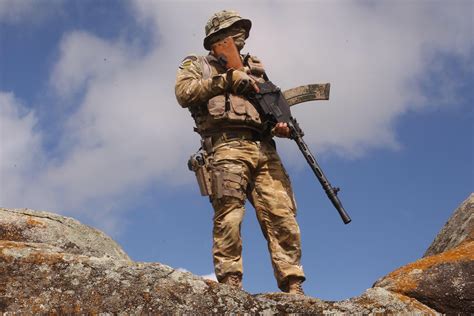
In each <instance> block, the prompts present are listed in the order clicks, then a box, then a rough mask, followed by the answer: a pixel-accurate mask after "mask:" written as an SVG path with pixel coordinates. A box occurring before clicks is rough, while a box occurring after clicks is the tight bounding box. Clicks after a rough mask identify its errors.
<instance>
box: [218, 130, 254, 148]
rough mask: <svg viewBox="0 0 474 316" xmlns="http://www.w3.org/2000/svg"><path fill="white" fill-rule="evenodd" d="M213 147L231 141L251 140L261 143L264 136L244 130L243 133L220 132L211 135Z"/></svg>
mask: <svg viewBox="0 0 474 316" xmlns="http://www.w3.org/2000/svg"><path fill="white" fill-rule="evenodd" d="M211 138H212V145H213V146H215V145H217V144H220V143H223V142H226V141H231V140H250V141H261V140H262V139H263V135H262V134H261V133H258V132H256V131H252V130H242V131H228V132H219V133H215V134H212V135H211Z"/></svg>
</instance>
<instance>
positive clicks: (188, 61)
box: [179, 55, 198, 69]
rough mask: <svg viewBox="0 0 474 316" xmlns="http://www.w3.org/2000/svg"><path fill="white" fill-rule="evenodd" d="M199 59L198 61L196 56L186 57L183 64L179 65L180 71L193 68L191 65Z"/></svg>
mask: <svg viewBox="0 0 474 316" xmlns="http://www.w3.org/2000/svg"><path fill="white" fill-rule="evenodd" d="M197 59H198V58H197V56H195V55H190V56H186V57H185V58H184V59H183V60H182V61H181V64H180V65H179V69H184V68H188V67H189V66H191V64H192V63H193V61H196V60H197Z"/></svg>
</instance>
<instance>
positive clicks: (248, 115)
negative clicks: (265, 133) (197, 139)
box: [189, 56, 263, 135]
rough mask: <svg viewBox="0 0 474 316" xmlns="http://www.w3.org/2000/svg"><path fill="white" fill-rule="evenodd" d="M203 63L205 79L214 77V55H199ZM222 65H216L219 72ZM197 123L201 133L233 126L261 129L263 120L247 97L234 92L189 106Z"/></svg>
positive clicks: (227, 128) (197, 130)
mask: <svg viewBox="0 0 474 316" xmlns="http://www.w3.org/2000/svg"><path fill="white" fill-rule="evenodd" d="M198 58H199V61H200V63H201V69H202V76H203V79H209V78H211V77H212V73H213V65H211V63H212V64H214V63H217V61H215V60H213V57H212V56H206V57H205V56H200V57H198ZM219 68H220V66H214V69H215V71H217V72H218V73H223V72H219ZM189 109H190V111H191V114H192V116H193V118H194V121H195V123H196V129H195V130H196V132H198V133H199V134H201V135H206V134H211V133H214V132H219V131H225V130H229V129H232V128H236V129H242V128H246V129H253V130H256V131H259V132H260V131H261V130H262V128H263V126H262V121H261V119H260V115H259V113H258V111H257V110H256V109H255V107H254V106H253V104H252V103H250V102H249V101H248V100H246V99H245V98H243V97H241V96H239V95H234V94H232V93H228V94H222V95H217V96H215V97H213V98H211V99H210V100H209V101H208V102H207V104H202V105H198V106H194V107H191V108H189Z"/></svg>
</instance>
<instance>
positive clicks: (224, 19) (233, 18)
mask: <svg viewBox="0 0 474 316" xmlns="http://www.w3.org/2000/svg"><path fill="white" fill-rule="evenodd" d="M233 25H238V26H241V27H243V28H244V29H245V33H246V34H245V38H247V37H249V33H250V28H251V27H252V22H251V21H250V20H247V19H242V17H241V16H240V14H239V13H238V12H237V11H233V10H222V11H219V12H217V13H214V14H213V15H212V16H211V18H210V19H209V21H207V23H206V37H205V38H204V48H205V49H207V50H211V45H210V39H211V37H212V36H213V35H214V34H216V33H219V32H220V31H222V30H224V29H227V28H229V27H231V26H233Z"/></svg>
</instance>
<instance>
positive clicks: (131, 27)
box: [0, 0, 474, 300]
mask: <svg viewBox="0 0 474 316" xmlns="http://www.w3.org/2000/svg"><path fill="white" fill-rule="evenodd" d="M447 3H448V1H437V0H433V1H428V0H420V1H414V0H400V1H369V0H364V1H362V0H361V1H342V0H338V1H329V0H327V1H301V0H300V1H289V0H288V1H270V0H268V1H190V0H189V1H184V0H180V1H158V0H156V1H152V0H129V1H124V0H119V1H112V0H63V1H61V0H42V1H34V0H0V206H1V207H8V208H32V209H37V210H47V211H51V212H54V213H59V214H63V215H65V216H71V217H74V218H76V219H78V220H80V221H82V222H83V223H85V224H88V225H91V226H93V227H96V228H98V229H101V230H103V231H105V232H106V233H107V234H109V235H111V236H112V237H113V238H114V239H115V240H116V241H117V242H118V243H119V244H120V245H121V246H122V247H123V248H124V250H125V251H126V252H127V253H128V254H129V255H130V256H131V257H132V259H134V260H136V261H145V262H161V263H163V264H167V265H170V266H172V267H174V268H180V269H184V270H188V271H191V272H192V273H194V274H196V275H202V276H208V277H211V278H212V274H213V266H212V258H211V247H212V215H213V211H212V208H211V205H210V204H209V202H208V200H207V198H206V197H201V196H200V195H199V189H198V187H197V183H196V181H195V178H194V175H193V174H192V173H191V172H189V171H188V170H187V166H186V163H187V159H188V158H189V156H190V155H191V154H192V153H194V152H195V151H196V150H197V149H198V148H199V137H198V135H197V134H195V133H193V129H192V128H193V121H192V119H191V117H190V115H189V112H188V111H186V110H183V109H182V108H181V107H180V106H179V105H178V104H177V102H176V99H175V96H174V80H175V75H176V70H177V67H178V65H179V64H180V62H181V60H182V59H183V58H184V57H185V56H187V55H189V54H191V53H195V54H200V55H205V54H207V52H206V51H205V49H204V48H203V46H202V40H203V38H204V25H205V23H206V22H207V20H208V19H209V18H210V17H211V16H212V14H213V13H214V12H217V11H219V10H222V9H234V10H238V11H239V12H240V13H241V15H242V16H244V17H245V18H249V19H251V20H252V23H253V26H252V30H251V32H250V38H249V39H248V40H247V44H246V46H245V48H244V49H243V52H250V53H251V54H253V55H256V56H258V57H259V58H260V59H261V60H262V61H263V63H264V65H265V68H266V71H267V74H268V76H269V77H270V79H271V80H272V81H273V82H274V83H276V84H277V85H279V86H280V87H282V89H288V88H292V87H295V86H300V85H303V84H308V83H326V82H330V83H331V95H330V100H329V101H315V102H308V103H302V104H299V105H297V106H295V107H294V108H293V109H292V111H293V115H294V116H295V117H296V119H297V120H298V122H299V123H300V126H301V127H302V129H303V130H304V132H305V141H306V142H307V143H308V145H309V147H310V149H311V150H312V152H313V154H314V155H315V156H316V158H317V160H318V162H319V164H320V165H321V167H322V169H323V170H324V172H325V174H326V176H327V177H328V178H329V180H330V181H331V183H332V184H333V185H334V186H338V187H341V192H340V193H339V197H340V199H341V201H342V203H343V205H344V206H345V208H346V210H347V212H348V213H349V214H350V216H351V217H352V222H351V223H350V224H349V225H344V224H343V223H342V221H341V220H340V218H339V216H338V214H337V212H336V210H335V209H334V208H333V206H332V205H331V204H330V202H329V200H328V199H327V197H326V196H325V194H324V191H323V190H322V189H321V187H320V185H319V183H318V182H317V179H316V178H315V177H314V175H313V173H312V172H311V170H310V169H309V167H308V166H307V165H306V162H305V160H304V158H303V156H302V155H301V154H300V152H299V151H298V148H297V146H296V144H294V143H293V142H292V141H291V140H285V139H279V140H278V141H277V147H278V151H279V153H280V155H281V157H282V160H283V162H284V164H285V167H286V169H287V170H288V172H289V174H290V177H291V180H292V184H293V189H294V191H295V195H296V200H297V204H298V216H297V220H298V222H299V225H300V229H301V234H302V247H303V257H302V265H303V268H304V270H305V273H306V276H307V280H306V282H305V283H304V288H305V291H306V293H307V294H308V295H310V296H314V297H318V298H321V299H325V300H339V299H344V298H348V297H351V296H356V295H359V294H361V293H362V292H363V291H364V290H365V289H367V288H369V287H371V286H372V284H373V283H374V282H375V281H376V280H377V279H378V278H379V277H382V276H383V275H385V274H387V273H389V272H390V271H392V270H394V269H396V268H397V267H400V266H402V265H404V264H406V263H409V262H412V261H415V260H417V259H418V258H420V257H421V256H422V255H423V253H424V251H425V250H426V249H427V248H428V246H429V245H430V243H431V242H432V240H433V239H434V237H435V236H436V234H437V233H438V231H439V230H440V229H441V227H442V226H443V225H444V223H445V222H446V221H447V219H448V218H449V217H450V215H451V214H452V212H453V211H454V209H455V208H456V207H457V206H458V205H459V204H460V203H461V202H462V201H463V200H465V199H466V198H467V197H468V196H469V194H470V193H471V192H473V191H474V190H473V188H474V168H473V167H474V166H473V164H474V163H473V161H474V159H473V156H474V143H473V135H474V133H473V126H474V125H473V122H474V113H473V106H472V105H473V103H474V97H473V94H474V93H473V88H472V87H474V46H473V38H474V34H473V30H474V26H473V12H474V2H473V1H471V0H451V1H449V5H447ZM242 236H243V245H244V250H243V259H244V288H245V290H247V291H248V292H250V293H261V292H273V291H278V288H277V286H276V282H275V280H274V277H273V273H272V269H271V264H270V258H269V255H268V251H267V247H266V242H265V240H264V238H263V236H262V234H261V231H260V228H259V226H258V223H257V220H256V216H255V212H254V210H253V209H252V207H251V206H250V205H247V210H246V216H245V219H244V222H243V225H242Z"/></svg>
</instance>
